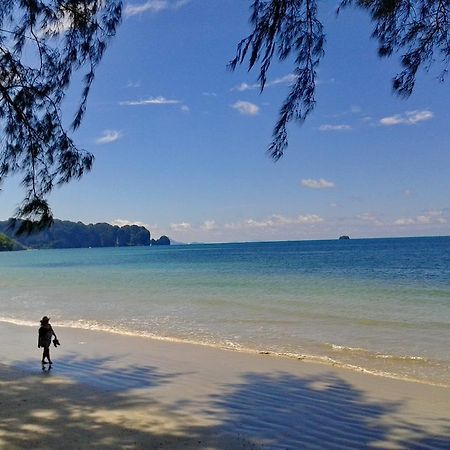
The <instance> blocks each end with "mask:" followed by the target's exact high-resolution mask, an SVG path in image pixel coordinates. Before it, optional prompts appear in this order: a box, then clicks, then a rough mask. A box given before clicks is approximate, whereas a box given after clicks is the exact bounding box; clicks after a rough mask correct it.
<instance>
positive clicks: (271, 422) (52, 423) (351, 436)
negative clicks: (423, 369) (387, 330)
mask: <svg viewBox="0 0 450 450" xmlns="http://www.w3.org/2000/svg"><path fill="white" fill-rule="evenodd" d="M110 363H114V361H113V360H110V359H109V358H104V359H101V360H98V361H97V360H92V359H83V358H77V357H73V358H72V357H69V358H67V359H66V360H61V361H58V364H56V365H55V368H54V369H52V371H51V372H46V373H41V372H40V371H36V372H35V373H31V372H26V371H23V370H17V369H14V370H13V371H12V372H8V371H7V370H6V371H5V370H3V369H2V372H1V378H0V383H1V385H2V389H1V390H0V402H1V403H2V405H3V408H2V413H1V414H0V417H1V419H2V420H0V436H1V442H2V444H3V445H4V446H5V448H30V447H31V446H33V447H35V448H37V447H42V446H43V445H44V446H45V447H46V448H57V447H58V446H60V445H61V443H62V442H66V443H68V442H70V443H71V446H72V448H79V447H80V445H82V444H83V442H89V444H90V447H92V448H99V449H106V448H108V449H109V448H124V447H126V446H128V447H132V448H160V447H164V448H174V447H177V448H178V447H182V448H189V449H201V448H215V449H229V448H247V449H248V448H252V449H257V448H265V449H281V448H283V449H286V448H288V449H297V448H302V446H303V447H304V448H311V449H312V448H323V447H324V446H325V447H329V448H335V449H349V448H380V446H381V447H384V448H387V447H388V448H408V449H421V448H434V449H447V448H448V443H449V442H450V424H449V421H448V418H447V419H445V418H443V419H442V423H441V424H440V425H441V427H440V428H441V430H444V431H443V432H441V433H440V434H436V435H433V434H430V432H428V431H427V430H426V429H424V428H422V427H421V426H419V425H417V424H415V423H409V422H406V421H404V420H396V421H393V420H392V418H391V417H392V416H391V415H392V414H394V415H395V414H396V412H397V411H398V410H399V409H400V408H401V406H402V405H401V404H400V403H396V402H376V401H374V400H369V399H367V398H366V397H365V396H364V394H363V392H361V391H359V390H358V389H356V388H355V387H353V386H352V385H350V384H348V383H347V382H346V381H344V380H343V379H341V378H339V377H337V376H335V375H332V374H329V375H318V376H305V377H297V376H293V375H289V374H286V373H282V372H280V373H276V374H268V373H247V374H245V375H244V376H243V377H242V378H241V380H240V381H239V382H237V383H233V384H231V385H225V386H223V388H222V389H220V393H216V394H213V395H209V396H207V397H206V403H205V399H200V398H195V397H191V398H190V399H189V400H186V399H183V400H180V401H176V400H175V401H173V402H172V403H171V402H169V403H167V402H164V401H162V400H164V399H159V398H158V394H157V392H158V391H157V390H154V389H155V388H157V387H158V386H161V385H162V384H167V385H170V383H172V382H175V381H176V379H177V377H179V376H185V375H187V374H185V373H167V372H165V371H164V370H161V369H160V368H158V367H148V366H131V367H127V368H124V369H122V370H118V369H117V368H114V369H113V368H111V366H109V364H110ZM30 364H32V363H31V362H30V361H28V362H25V361H24V362H23V363H22V364H20V366H22V367H26V366H27V365H28V367H30ZM55 375H56V376H58V375H63V376H64V377H65V378H67V379H68V380H70V383H50V384H46V389H45V390H41V389H36V382H37V381H39V382H41V383H46V382H47V380H49V378H50V379H51V378H53V377H54V376H55ZM92 386H94V387H95V389H92ZM136 388H140V389H141V390H138V391H136ZM142 388H144V389H147V390H148V393H149V394H148V395H145V391H142ZM32 397H33V398H34V399H35V402H34V403H33V406H32V405H31V404H28V399H29V398H32ZM12 406H14V407H12ZM189 406H191V407H193V408H194V410H195V411H197V412H198V414H202V413H205V414H208V415H209V416H213V419H214V421H213V422H212V423H213V424H212V425H206V424H205V425H193V424H192V421H191V419H190V417H185V416H183V413H182V410H183V408H185V407H189ZM133 408H140V409H141V411H144V412H145V416H146V417H147V419H148V420H147V423H137V424H136V423H135V422H134V419H133V416H132V414H130V411H132V410H133ZM142 408H143V409H142ZM99 411H104V412H105V411H106V412H107V416H106V417H105V416H104V415H103V416H102V415H100V414H99V413H98V412H99ZM115 419H117V420H115ZM388 419H389V420H388ZM167 420H173V421H174V423H178V426H176V427H175V428H174V429H171V428H167V427H165V426H164V425H163V424H164V423H166V421H167ZM39 427H42V431H41V433H38V432H36V429H39ZM168 429H169V430H171V431H164V430H168Z"/></svg>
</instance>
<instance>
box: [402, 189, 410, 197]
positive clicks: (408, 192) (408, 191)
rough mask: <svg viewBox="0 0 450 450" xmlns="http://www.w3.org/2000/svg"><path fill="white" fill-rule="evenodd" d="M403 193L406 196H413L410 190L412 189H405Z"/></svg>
mask: <svg viewBox="0 0 450 450" xmlns="http://www.w3.org/2000/svg"><path fill="white" fill-rule="evenodd" d="M403 195H404V196H405V197H408V198H409V197H411V195H412V191H411V190H410V189H405V190H404V191H403Z"/></svg>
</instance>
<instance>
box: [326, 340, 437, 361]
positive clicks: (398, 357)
mask: <svg viewBox="0 0 450 450" xmlns="http://www.w3.org/2000/svg"><path fill="white" fill-rule="evenodd" d="M326 345H327V346H329V347H331V348H332V349H333V350H337V351H342V352H352V353H359V354H364V355H366V356H367V357H372V358H378V359H390V360H399V361H423V362H427V361H428V360H427V359H426V358H424V357H422V356H414V355H413V356H411V355H385V354H383V353H379V352H374V351H370V350H367V349H365V348H360V347H348V346H345V345H337V344H329V343H327V344H326Z"/></svg>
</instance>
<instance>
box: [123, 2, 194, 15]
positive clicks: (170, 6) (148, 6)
mask: <svg viewBox="0 0 450 450" xmlns="http://www.w3.org/2000/svg"><path fill="white" fill-rule="evenodd" d="M189 2H190V0H178V1H175V2H171V1H169V0H148V1H146V2H145V3H141V4H138V5H135V4H131V3H129V4H128V5H127V6H126V7H125V10H124V15H125V17H131V16H136V15H138V14H143V13H146V12H149V13H155V14H156V13H159V12H161V11H165V10H176V9H178V8H181V7H182V6H184V5H186V4H188V3H189Z"/></svg>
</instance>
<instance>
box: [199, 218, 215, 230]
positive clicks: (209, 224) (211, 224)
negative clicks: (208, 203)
mask: <svg viewBox="0 0 450 450" xmlns="http://www.w3.org/2000/svg"><path fill="white" fill-rule="evenodd" d="M201 228H202V230H205V231H213V230H216V229H217V224H216V221H215V220H205V221H204V222H203V225H202V226H201Z"/></svg>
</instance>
